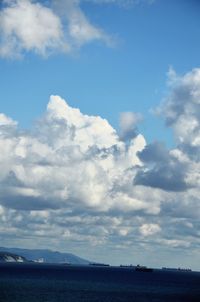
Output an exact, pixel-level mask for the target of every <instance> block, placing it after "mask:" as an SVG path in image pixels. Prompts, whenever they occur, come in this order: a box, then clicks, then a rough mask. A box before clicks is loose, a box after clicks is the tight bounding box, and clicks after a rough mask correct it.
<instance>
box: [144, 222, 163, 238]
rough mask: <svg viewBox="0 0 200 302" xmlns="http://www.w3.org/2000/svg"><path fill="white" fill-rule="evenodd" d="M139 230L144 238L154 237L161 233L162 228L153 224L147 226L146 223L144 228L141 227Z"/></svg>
mask: <svg viewBox="0 0 200 302" xmlns="http://www.w3.org/2000/svg"><path fill="white" fill-rule="evenodd" d="M139 230H140V233H141V234H142V235H143V236H151V235H154V234H156V233H158V232H160V231H161V228H160V226H159V225H158V224H153V223H149V224H146V223H145V224H143V225H142V226H140V228H139Z"/></svg>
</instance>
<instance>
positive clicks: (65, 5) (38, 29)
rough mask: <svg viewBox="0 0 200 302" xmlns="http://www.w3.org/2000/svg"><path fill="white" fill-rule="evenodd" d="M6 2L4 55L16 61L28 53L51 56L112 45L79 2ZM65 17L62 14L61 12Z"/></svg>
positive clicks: (0, 39) (1, 19)
mask: <svg viewBox="0 0 200 302" xmlns="http://www.w3.org/2000/svg"><path fill="white" fill-rule="evenodd" d="M50 3H51V6H49V7H47V6H45V4H44V3H43V2H42V1H32V0H10V1H5V0H4V1H3V6H2V8H1V10H0V56H1V57H10V58H16V57H21V56H22V55H23V54H24V53H25V52H30V51H32V52H35V53H37V54H40V55H43V56H47V55H48V54H50V53H52V52H55V51H61V52H72V51H73V50H74V49H76V48H79V47H80V46H81V45H83V44H85V43H88V42H90V41H93V40H100V41H104V42H105V43H107V44H108V43H111V38H109V36H108V35H107V34H105V33H104V32H103V30H101V29H100V28H98V27H96V26H93V25H92V24H91V23H90V21H89V20H88V18H87V17H86V16H85V14H84V12H83V11H82V10H81V8H80V5H79V1H74V0H62V1H56V0H52V1H51V2H50ZM59 8H60V9H62V14H60V9H59Z"/></svg>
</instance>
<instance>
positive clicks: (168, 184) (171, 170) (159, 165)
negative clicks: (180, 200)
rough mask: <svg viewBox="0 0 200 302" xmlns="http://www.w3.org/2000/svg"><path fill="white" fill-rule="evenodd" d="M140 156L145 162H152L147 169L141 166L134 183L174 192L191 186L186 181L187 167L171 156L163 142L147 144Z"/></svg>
mask: <svg viewBox="0 0 200 302" xmlns="http://www.w3.org/2000/svg"><path fill="white" fill-rule="evenodd" d="M138 157H139V158H140V160H141V161H143V162H144V163H146V164H150V168H149V169H147V170H146V171H145V170H144V168H143V167H141V169H140V171H138V173H137V175H136V177H135V179H134V184H136V185H144V186H150V187H154V188H160V189H163V190H166V191H174V192H177V191H185V190H187V189H188V188H190V185H189V184H187V183H186V181H185V171H186V169H187V167H185V165H184V166H183V165H182V164H181V163H180V162H179V161H178V160H177V159H176V158H173V157H172V156H170V154H169V151H168V150H167V149H166V147H165V146H164V145H163V144H161V143H158V142H155V143H153V144H150V145H147V146H146V147H145V148H144V150H143V151H141V152H139V153H138ZM145 169H146V168H145Z"/></svg>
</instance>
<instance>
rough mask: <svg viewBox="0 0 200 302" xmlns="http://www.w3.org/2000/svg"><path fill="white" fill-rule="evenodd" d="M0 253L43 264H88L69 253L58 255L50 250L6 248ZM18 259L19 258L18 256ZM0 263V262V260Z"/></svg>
mask: <svg viewBox="0 0 200 302" xmlns="http://www.w3.org/2000/svg"><path fill="white" fill-rule="evenodd" d="M1 252H6V253H7V254H9V253H10V254H16V256H17V255H20V256H21V258H23V257H24V258H25V259H27V260H29V261H30V260H31V261H38V262H45V263H69V264H89V263H90V261H88V260H86V259H82V258H80V257H78V256H76V255H73V254H71V253H60V252H56V251H51V250H42V249H34V250H31V249H21V248H6V247H0V254H1ZM18 257H19V256H18ZM0 259H1V258H0ZM0 261H1V260H0Z"/></svg>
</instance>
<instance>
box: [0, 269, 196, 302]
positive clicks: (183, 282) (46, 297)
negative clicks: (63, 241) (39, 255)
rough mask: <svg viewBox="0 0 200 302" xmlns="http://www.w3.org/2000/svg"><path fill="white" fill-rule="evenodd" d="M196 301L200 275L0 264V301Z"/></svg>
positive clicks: (192, 273)
mask: <svg viewBox="0 0 200 302" xmlns="http://www.w3.org/2000/svg"><path fill="white" fill-rule="evenodd" d="M83 301H84V302H93V301H94V302H134V301H135V302H147V301H152V302H165V301H166V302H168V301H170V302H175V301H176V302H192V301H196V302H199V301H200V273H195V272H166V271H159V270H155V271H153V272H137V271H135V270H134V269H131V268H116V267H83V266H62V265H49V264H48V265H47V264H22V263H19V264H14V263H7V264H0V302H83Z"/></svg>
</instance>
